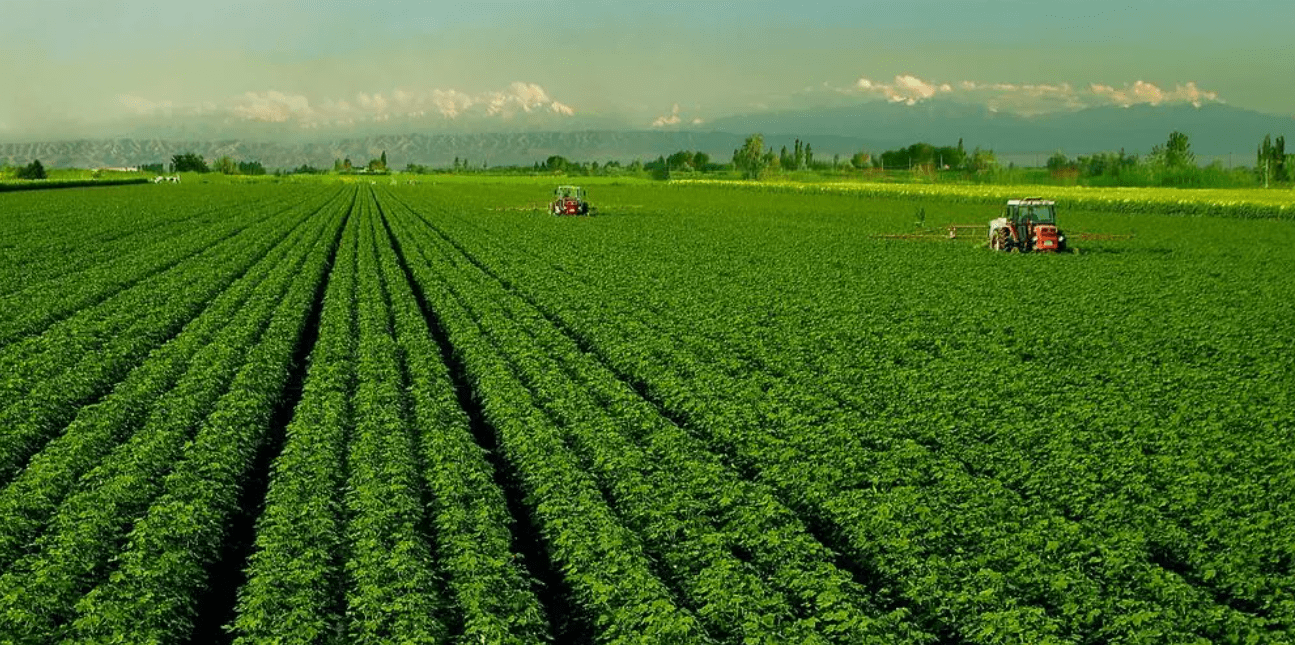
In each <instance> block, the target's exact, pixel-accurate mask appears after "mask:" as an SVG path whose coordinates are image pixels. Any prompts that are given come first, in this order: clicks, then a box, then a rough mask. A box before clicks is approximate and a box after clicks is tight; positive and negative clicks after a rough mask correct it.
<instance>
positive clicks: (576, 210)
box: [549, 186, 593, 215]
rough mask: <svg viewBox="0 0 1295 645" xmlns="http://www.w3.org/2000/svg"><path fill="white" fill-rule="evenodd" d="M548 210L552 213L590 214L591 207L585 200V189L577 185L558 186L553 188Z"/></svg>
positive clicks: (591, 211)
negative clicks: (551, 200)
mask: <svg viewBox="0 0 1295 645" xmlns="http://www.w3.org/2000/svg"><path fill="white" fill-rule="evenodd" d="M549 212H550V213H553V214H554V215H592V214H593V207H591V206H590V205H589V202H588V201H586V200H585V189H583V188H581V187H579V186H558V187H557V188H555V189H553V202H552V203H550V204H549Z"/></svg>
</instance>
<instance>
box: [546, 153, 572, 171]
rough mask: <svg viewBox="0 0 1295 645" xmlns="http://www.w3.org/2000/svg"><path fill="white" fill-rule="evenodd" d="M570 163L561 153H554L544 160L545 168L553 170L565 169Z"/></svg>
mask: <svg viewBox="0 0 1295 645" xmlns="http://www.w3.org/2000/svg"><path fill="white" fill-rule="evenodd" d="M570 165H571V162H570V161H567V159H566V157H563V156H561V155H552V156H550V157H549V158H548V159H545V160H544V168H545V169H547V170H549V171H552V172H562V171H565V170H566V169H567V167H568V166H570Z"/></svg>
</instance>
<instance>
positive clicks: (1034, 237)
mask: <svg viewBox="0 0 1295 645" xmlns="http://www.w3.org/2000/svg"><path fill="white" fill-rule="evenodd" d="M1038 241H1039V236H1038V235H1031V236H1030V243H1031V244H1034V243H1036V242H1038Z"/></svg>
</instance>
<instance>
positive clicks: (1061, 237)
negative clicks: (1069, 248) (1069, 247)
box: [1057, 235, 1066, 242]
mask: <svg viewBox="0 0 1295 645" xmlns="http://www.w3.org/2000/svg"><path fill="white" fill-rule="evenodd" d="M1057 241H1059V242H1065V241H1066V236H1064V235H1058V236H1057Z"/></svg>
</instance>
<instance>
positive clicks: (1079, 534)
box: [0, 180, 1295, 645]
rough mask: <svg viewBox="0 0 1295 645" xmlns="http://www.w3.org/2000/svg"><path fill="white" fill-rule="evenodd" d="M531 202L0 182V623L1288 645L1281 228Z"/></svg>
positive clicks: (1203, 215)
mask: <svg viewBox="0 0 1295 645" xmlns="http://www.w3.org/2000/svg"><path fill="white" fill-rule="evenodd" d="M549 190H551V186H550V185H544V184H535V183H533V182H523V181H513V182H510V181H506V180H500V181H499V182H498V183H490V182H488V181H475V182H460V183H455V182H453V181H437V182H436V183H425V184H421V185H385V184H377V185H370V184H368V183H358V184H340V183H325V182H318V183H310V184H298V185H274V184H263V185H190V184H183V185H178V186H152V185H148V186H120V187H113V188H94V189H67V190H58V191H23V192H14V193H6V194H0V643H61V642H68V643H212V642H221V643H227V642H235V643H240V644H243V643H249V644H250V643H463V644H467V643H492V644H493V643H510V644H511V643H516V644H529V643H544V642H553V643H563V644H566V643H703V644H710V643H715V644H719V643H732V644H743V645H746V644H770V645H772V644H775V643H795V644H800V643H821V644H840V645H853V644H861V643H876V644H898V645H945V644H954V643H969V644H977V645H991V644H1004V645H1006V644H1072V645H1098V644H1105V643H1140V644H1148V643H1166V644H1184V643H1189V644H1195V643H1201V644H1204V643H1237V644H1246V645H1257V644H1264V643H1274V644H1275V643H1292V642H1295V400H1292V398H1293V397H1292V393H1295V221H1291V220H1290V219H1274V218H1271V217H1269V218H1262V219H1256V217H1260V216H1264V215H1265V214H1268V215H1271V213H1270V212H1269V211H1267V210H1261V211H1255V210H1254V208H1252V207H1250V206H1246V207H1244V208H1243V209H1242V210H1241V211H1238V214H1237V216H1235V217H1219V216H1215V215H1217V214H1219V213H1223V214H1227V213H1228V210H1227V208H1226V207H1223V206H1214V207H1211V208H1213V210H1207V211H1200V210H1192V209H1190V208H1188V209H1186V210H1187V212H1188V214H1191V215H1192V216H1190V217H1185V216H1182V214H1179V213H1174V212H1173V209H1172V208H1171V207H1170V206H1165V204H1167V203H1172V201H1171V200H1169V198H1168V197H1164V196H1162V195H1157V196H1156V198H1155V199H1156V200H1159V201H1157V202H1156V203H1157V204H1159V205H1158V206H1155V207H1149V208H1148V209H1146V212H1135V211H1137V209H1136V208H1133V207H1128V206H1125V207H1119V208H1115V207H1112V208H1110V209H1106V210H1078V208H1079V207H1080V206H1076V209H1063V210H1062V211H1061V212H1060V213H1059V218H1060V225H1061V227H1062V229H1064V230H1067V231H1072V230H1073V231H1089V232H1100V233H1111V234H1130V233H1131V234H1133V237H1132V239H1127V240H1108V241H1100V240H1099V241H1088V242H1077V243H1075V246H1078V247H1079V253H1075V254H1061V255H1047V254H1024V255H1023V254H995V253H993V252H991V251H989V250H988V249H986V248H984V245H983V244H978V243H977V242H975V241H949V240H936V239H932V240H900V239H886V238H883V237H882V235H883V234H889V233H905V232H908V231H911V230H912V229H913V227H914V217H915V215H914V214H915V211H916V210H918V209H921V210H922V211H923V212H924V223H925V225H926V226H938V225H942V224H950V223H954V224H983V223H985V222H987V221H988V220H989V219H991V218H992V217H995V216H996V215H997V214H998V209H997V208H996V207H995V206H994V205H993V203H991V202H992V201H993V200H990V199H982V200H980V201H979V202H978V201H976V200H975V199H962V200H958V199H950V198H948V197H949V196H948V195H944V196H941V195H938V194H934V193H929V192H928V193H922V192H920V191H919V192H917V193H915V194H913V195H890V196H879V195H874V194H864V193H860V192H857V191H856V192H851V191H846V190H819V189H815V190H799V189H790V188H788V189H773V190H750V189H736V188H733V187H731V186H709V185H703V184H694V185H689V184H636V185H595V186H593V187H591V196H590V199H591V201H592V202H593V203H594V204H595V205H596V206H597V207H598V209H599V215H598V216H596V217H573V218H556V217H552V216H549V215H547V214H545V213H543V212H536V211H528V210H525V209H524V208H522V207H524V206H526V205H528V204H535V203H541V202H543V201H544V200H545V198H546V197H547V194H548V191H549ZM887 190H892V189H889V188H888V189H887ZM994 198H995V199H997V197H996V196H994ZM1129 199H1135V200H1136V196H1134V197H1130V198H1129ZM1220 199H1222V198H1220ZM1167 200H1169V201H1167ZM1092 203H1093V202H1080V204H1081V206H1082V204H1089V206H1087V207H1094V206H1092V205H1091V204H1092ZM1247 203H1250V202H1247ZM1099 206H1100V205H1099ZM1263 208H1268V209H1274V208H1275V209H1277V211H1278V213H1277V215H1276V216H1277V217H1284V215H1283V214H1288V213H1289V208H1288V207H1287V206H1285V205H1283V204H1280V203H1276V202H1274V203H1273V204H1268V205H1266V206H1263Z"/></svg>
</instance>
